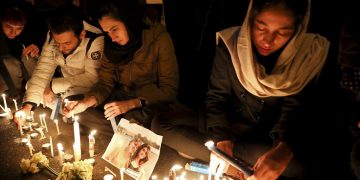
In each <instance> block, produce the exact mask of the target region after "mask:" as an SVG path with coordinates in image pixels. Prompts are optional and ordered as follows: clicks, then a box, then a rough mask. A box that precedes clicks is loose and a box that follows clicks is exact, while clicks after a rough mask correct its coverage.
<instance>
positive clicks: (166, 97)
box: [136, 32, 179, 104]
mask: <svg viewBox="0 0 360 180" xmlns="http://www.w3.org/2000/svg"><path fill="white" fill-rule="evenodd" d="M158 41H159V42H158V43H157V44H158V56H157V57H158V59H157V60H154V61H157V63H156V66H157V69H158V74H157V75H158V81H159V82H158V85H157V84H149V85H146V86H144V87H142V88H140V89H139V90H138V91H137V92H136V94H137V95H138V96H140V97H142V98H145V99H146V100H147V101H148V103H149V104H151V103H158V102H167V101H174V100H175V98H176V96H177V92H178V84H179V73H178V64H177V60H176V56H175V49H174V46H173V43H172V40H171V37H170V35H169V33H167V32H164V33H162V34H161V35H160V37H159V38H158Z"/></svg>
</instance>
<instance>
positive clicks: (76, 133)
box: [73, 117, 81, 161]
mask: <svg viewBox="0 0 360 180" xmlns="http://www.w3.org/2000/svg"><path fill="white" fill-rule="evenodd" d="M78 119H79V118H78V117H74V139H75V143H74V146H73V147H74V158H75V161H77V160H80V159H81V144H80V127H79V122H78V121H77V120H78ZM77 158H78V159H77Z"/></svg>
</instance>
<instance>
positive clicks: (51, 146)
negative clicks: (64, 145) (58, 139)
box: [49, 136, 54, 157]
mask: <svg viewBox="0 0 360 180" xmlns="http://www.w3.org/2000/svg"><path fill="white" fill-rule="evenodd" d="M49 140H50V152H51V157H54V147H53V142H52V138H51V136H50V137H49Z"/></svg>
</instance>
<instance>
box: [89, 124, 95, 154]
mask: <svg viewBox="0 0 360 180" xmlns="http://www.w3.org/2000/svg"><path fill="white" fill-rule="evenodd" d="M95 134H96V130H93V131H91V133H90V134H89V154H90V157H94V152H95V137H94V135H95Z"/></svg>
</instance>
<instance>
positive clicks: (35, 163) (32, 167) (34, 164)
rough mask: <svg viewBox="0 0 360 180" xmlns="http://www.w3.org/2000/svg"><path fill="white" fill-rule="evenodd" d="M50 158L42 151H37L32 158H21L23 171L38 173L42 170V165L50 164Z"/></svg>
mask: <svg viewBox="0 0 360 180" xmlns="http://www.w3.org/2000/svg"><path fill="white" fill-rule="evenodd" d="M48 165H49V160H48V159H47V158H46V156H45V155H43V154H42V152H38V153H35V154H34V155H33V156H32V157H31V159H21V162H20V168H21V172H22V173H24V174H26V173H33V174H35V173H37V172H39V171H40V167H42V166H48Z"/></svg>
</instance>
